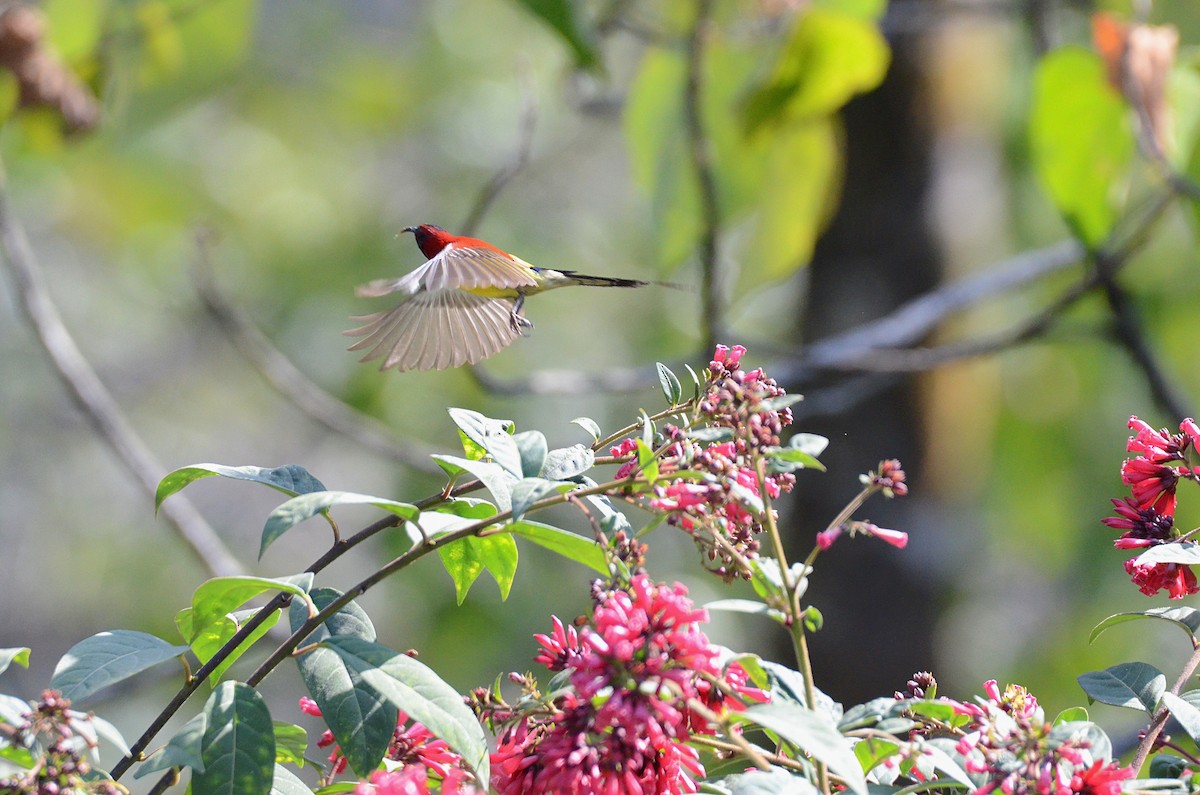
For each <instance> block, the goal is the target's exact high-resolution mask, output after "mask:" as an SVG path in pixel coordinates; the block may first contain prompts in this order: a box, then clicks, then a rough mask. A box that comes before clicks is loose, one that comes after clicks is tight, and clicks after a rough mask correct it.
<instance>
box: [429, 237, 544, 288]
mask: <svg viewBox="0 0 1200 795" xmlns="http://www.w3.org/2000/svg"><path fill="white" fill-rule="evenodd" d="M425 267H426V268H428V270H427V271H426V272H425V273H424V274H423V278H424V282H423V283H424V286H425V289H426V290H449V289H459V290H472V289H477V288H482V287H497V288H504V289H510V288H511V289H517V288H521V287H536V286H537V284H538V282H537V278H536V277H535V275H534V271H533V268H532V267H530V265H529V264H528V263H527V262H524V261H523V260H520V259H517V258H516V257H510V256H508V255H506V254H504V253H502V252H500V251H494V250H491V249H486V248H468V247H463V248H459V247H457V246H455V245H454V244H453V243H452V244H450V245H449V246H446V247H445V248H444V249H442V251H441V253H439V254H438V255H437V256H436V257H434V258H433V259H431V260H429V262H428V263H427V264H426V266H425Z"/></svg>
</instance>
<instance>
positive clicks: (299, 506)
mask: <svg viewBox="0 0 1200 795" xmlns="http://www.w3.org/2000/svg"><path fill="white" fill-rule="evenodd" d="M335 505H374V506H375V507H376V508H382V509H383V510H385V511H388V512H389V513H393V514H395V515H396V516H399V517H400V518H401V519H404V520H406V521H412V520H413V519H416V518H417V515H418V514H420V512H421V510H420V509H419V508H417V506H415V505H409V504H408V503H406V502H396V501H395V500H388V499H384V498H383V497H371V496H368V495H366V494H354V493H352V492H349V491H315V492H311V493H309V494H301V495H300V496H298V497H293V498H292V499H290V500H288V501H287V502H285V503H284V504H283V505H280V506H279V507H278V508H276V509H275V510H274V511H272V512H271V515H270V516H268V517H267V523H266V525H264V526H263V532H262V543H261V544H260V545H259V548H258V557H259V559H260V560H261V559H262V556H263V553H264V552H266V551H267V547H269V546H270V545H271V544H272V543H274V542H275V540H276V539H277V538H279V537H280V536H281V535H283V534H284V533H286V532H287V531H288V530H291V529H292V528H293V527H295V526H296V525H298V524H300V523H301V522H303V521H305V520H306V519H311V518H312V517H314V516H316V515H317V514H323V513H325V512H326V511H328V510H329V509H330V508H332V507H333V506H335Z"/></svg>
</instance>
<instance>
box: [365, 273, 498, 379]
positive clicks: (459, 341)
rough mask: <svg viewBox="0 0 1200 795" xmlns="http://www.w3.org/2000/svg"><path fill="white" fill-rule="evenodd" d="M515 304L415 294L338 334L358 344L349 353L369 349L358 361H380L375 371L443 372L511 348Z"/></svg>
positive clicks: (455, 293) (451, 293)
mask: <svg viewBox="0 0 1200 795" xmlns="http://www.w3.org/2000/svg"><path fill="white" fill-rule="evenodd" d="M514 306H515V303H514V301H513V299H510V298H485V297H483V296H479V295H475V294H473V293H467V292H462V291H459V290H437V291H432V292H420V293H418V294H417V295H415V296H413V298H412V299H411V300H409V301H405V302H404V303H402V304H400V305H399V306H397V307H396V308H394V309H389V310H387V311H384V312H376V313H375V314H372V315H364V316H362V317H359V318H355V319H356V320H361V321H363V325H362V326H360V327H359V328H356V329H353V330H351V331H346V332H343V333H344V334H346V335H348V336H352V337H362V338H363V339H361V340H359V341H358V342H356V343H354V344H353V345H351V346H350V350H352V351H359V350H363V349H368V350H367V354H366V355H365V356H363V358H362V361H364V362H368V361H371V360H373V359H378V358H381V357H382V358H383V362H382V364H381V365H380V367H379V369H380V370H386V369H388V368H390V367H395V368H396V369H397V370H400V371H404V370H445V369H447V368H450V367H459V366H461V365H463V364H475V363H477V362H480V361H482V360H483V359H486V358H487V357H489V356H491V355H492V354H494V353H496V352H497V351H499V350H501V349H503V348H506V347H508V346H509V345H511V344H512V342H513V340H515V339H516V338H517V337H518V336H519V334H518V332H517V330H516V329H514V328H513V322H512V312H513V308H514Z"/></svg>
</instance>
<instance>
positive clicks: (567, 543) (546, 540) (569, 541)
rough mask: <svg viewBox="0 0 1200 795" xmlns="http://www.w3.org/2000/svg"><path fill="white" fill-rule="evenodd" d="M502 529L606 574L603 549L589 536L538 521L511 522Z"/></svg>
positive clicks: (606, 568) (606, 567) (606, 564)
mask: <svg viewBox="0 0 1200 795" xmlns="http://www.w3.org/2000/svg"><path fill="white" fill-rule="evenodd" d="M504 529H505V530H507V531H509V532H510V533H512V534H513V535H518V536H521V537H522V538H524V539H527V540H529V541H532V542H533V543H535V544H537V545H538V546H540V547H544V548H546V549H548V550H550V551H551V552H557V553H558V554H559V555H562V556H563V557H564V558H567V559H568V560H573V561H575V562H576V563H580V564H582V565H584V566H587V567H588V568H590V569H592V570H593V571H596V572H598V573H600V574H608V562H607V561H606V560H605V557H604V550H602V549H601V548H600V545H599V544H597V543H596V542H595V541H593V540H592V539H590V538H584V537H583V536H581V535H576V534H575V533H570V532H568V531H566V530H563V529H561V528H558V527H553V526H551V525H548V524H541V523H539V522H530V521H521V522H511V523H510V524H507V525H505V526H504Z"/></svg>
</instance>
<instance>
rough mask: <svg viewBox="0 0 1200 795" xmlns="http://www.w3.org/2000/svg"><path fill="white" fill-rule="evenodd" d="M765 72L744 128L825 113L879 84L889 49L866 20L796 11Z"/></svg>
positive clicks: (819, 11)
mask: <svg viewBox="0 0 1200 795" xmlns="http://www.w3.org/2000/svg"><path fill="white" fill-rule="evenodd" d="M795 19H796V21H795V23H794V25H793V27H792V30H791V32H790V33H789V34H788V39H787V41H786V42H785V44H784V46H783V49H782V51H781V52H780V54H779V57H778V59H777V60H776V62H775V66H774V68H773V69H772V71H771V73H770V75H769V76H768V77H767V79H766V80H765V81H764V82H763V83H762V85H760V86H758V87H757V88H755V90H754V92H753V93H752V94H751V95H750V97H749V99H748V100H747V101H746V106H745V110H744V114H745V121H744V124H745V127H746V130H747V131H748V132H749V133H751V134H753V133H756V132H758V131H759V130H761V129H762V127H763V126H764V125H767V124H770V123H773V122H777V121H782V120H797V119H806V118H812V117H817V116H828V115H830V114H832V113H834V112H835V111H837V110H839V109H840V108H841V107H842V106H843V105H845V104H846V103H847V102H849V101H850V99H851V98H852V97H854V96H855V95H856V94H861V93H863V92H866V91H870V90H871V89H873V88H875V87H876V86H878V85H879V84H880V83H881V82H883V77H884V75H885V74H886V73H887V68H888V65H889V64H890V63H891V50H890V48H889V47H888V44H887V41H886V40H885V39H884V38H883V34H882V33H880V32H879V29H878V28H877V27H876V26H875V25H874V24H873V23H872V22H870V21H869V20H866V19H863V18H862V17H861V16H858V15H855V14H847V13H842V12H840V11H836V10H832V9H829V8H813V9H810V10H808V11H806V12H803V13H800V14H797V15H796V18H795Z"/></svg>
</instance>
